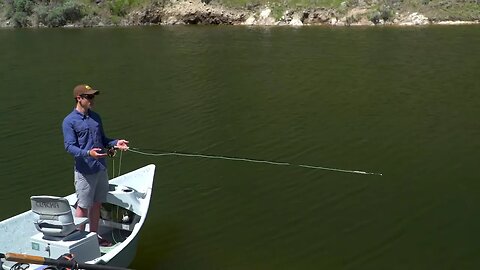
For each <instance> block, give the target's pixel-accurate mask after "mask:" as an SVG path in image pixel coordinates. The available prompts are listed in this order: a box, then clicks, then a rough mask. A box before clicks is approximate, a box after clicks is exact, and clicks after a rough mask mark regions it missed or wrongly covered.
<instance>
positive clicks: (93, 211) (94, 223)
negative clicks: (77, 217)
mask: <svg viewBox="0 0 480 270" xmlns="http://www.w3.org/2000/svg"><path fill="white" fill-rule="evenodd" d="M101 205H102V204H101V203H99V202H94V203H93V206H92V207H90V211H89V215H88V219H89V220H90V231H91V232H97V231H98V221H99V220H100V206H101Z"/></svg>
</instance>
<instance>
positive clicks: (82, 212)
mask: <svg viewBox="0 0 480 270" xmlns="http://www.w3.org/2000/svg"><path fill="white" fill-rule="evenodd" d="M75 216H76V217H87V216H88V209H85V208H82V207H80V206H78V205H77V211H75ZM90 226H91V225H90ZM79 229H80V230H81V231H84V230H85V224H84V225H81V226H80V227H79Z"/></svg>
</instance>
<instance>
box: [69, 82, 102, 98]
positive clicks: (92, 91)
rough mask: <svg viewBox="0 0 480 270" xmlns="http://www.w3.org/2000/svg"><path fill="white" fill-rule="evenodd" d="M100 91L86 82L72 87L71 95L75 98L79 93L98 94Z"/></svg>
mask: <svg viewBox="0 0 480 270" xmlns="http://www.w3.org/2000/svg"><path fill="white" fill-rule="evenodd" d="M98 94H100V91H98V90H95V89H93V88H92V87H90V86H88V85H86V84H80V85H77V86H75V88H73V97H74V98H76V97H78V96H81V95H98Z"/></svg>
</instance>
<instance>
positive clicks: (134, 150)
mask: <svg viewBox="0 0 480 270" xmlns="http://www.w3.org/2000/svg"><path fill="white" fill-rule="evenodd" d="M128 151H130V152H132V153H136V154H140V155H145V156H155V157H160V156H182V157H196V158H208V159H223V160H233V161H244V162H253V163H266V164H270V165H278V166H295V167H301V168H307V169H315V170H326V171H334V172H342V173H353V174H365V175H378V176H382V174H381V173H377V172H366V171H359V170H347V169H339V168H330V167H323V166H313V165H305V164H293V163H289V162H280V161H271V160H260V159H250V158H240V157H227V156H217V155H206V154H194V153H186V152H167V151H162V150H154V151H156V153H152V152H145V151H144V150H143V149H140V148H134V147H129V148H128ZM152 151H153V150H152ZM121 157H122V156H120V164H121V160H122V159H121ZM118 175H120V168H118Z"/></svg>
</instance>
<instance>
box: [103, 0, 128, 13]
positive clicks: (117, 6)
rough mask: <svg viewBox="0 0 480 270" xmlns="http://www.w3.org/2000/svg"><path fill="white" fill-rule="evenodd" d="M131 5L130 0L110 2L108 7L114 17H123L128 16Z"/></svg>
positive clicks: (112, 0)
mask: <svg viewBox="0 0 480 270" xmlns="http://www.w3.org/2000/svg"><path fill="white" fill-rule="evenodd" d="M130 4H131V3H130V1H129V0H110V2H109V5H108V6H109V8H110V12H111V13H112V15H114V16H119V17H122V16H125V15H126V14H127V11H128V9H129V7H130Z"/></svg>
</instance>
